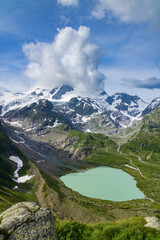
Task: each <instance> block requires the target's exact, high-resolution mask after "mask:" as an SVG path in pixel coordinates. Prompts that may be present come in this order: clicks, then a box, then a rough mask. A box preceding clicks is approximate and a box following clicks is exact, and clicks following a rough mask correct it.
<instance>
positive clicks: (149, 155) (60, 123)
mask: <svg viewBox="0 0 160 240" xmlns="http://www.w3.org/2000/svg"><path fill="white" fill-rule="evenodd" d="M70 101H73V102H74V101H75V99H74V100H70ZM76 101H77V100H76ZM83 101H84V100H82V102H83ZM88 101H91V100H88ZM59 104H60V103H59ZM66 104H67V103H66ZM66 104H65V105H64V103H62V104H61V107H63V106H64V109H65V108H66ZM78 104H81V103H78ZM87 104H88V103H87ZM58 108H59V107H58ZM82 110H83V111H82ZM65 111H66V110H65ZM67 111H68V110H67ZM77 111H78V112H79V111H80V110H79V109H78V110H77V109H76V108H74V110H73V112H72V114H79V115H80V114H81V117H79V122H75V121H73V119H72V117H71V118H70V117H69V116H70V113H69V115H68V114H67V113H64V110H63V111H59V110H57V105H56V107H55V105H54V102H52V103H51V102H50V101H48V100H38V101H37V102H36V103H31V104H29V105H26V106H25V107H22V108H21V107H19V106H18V107H16V109H15V110H13V109H12V110H9V111H7V112H5V114H4V115H3V116H2V118H1V124H2V125H1V135H0V136H1V139H2V141H3V145H1V149H0V150H1V156H2V159H1V164H2V165H1V166H2V167H3V168H4V170H5V168H8V169H10V172H9V174H8V175H7V176H3V175H2V179H1V190H0V199H1V202H0V211H3V210H4V209H5V208H7V207H8V206H10V205H12V204H13V203H15V202H19V201H22V200H27V201H28V200H34V201H37V202H39V204H40V205H41V206H43V207H46V206H47V207H50V208H51V210H52V212H53V214H54V216H56V219H57V224H60V225H57V229H59V227H60V226H61V224H63V221H66V220H67V221H72V220H74V221H78V222H80V223H85V224H90V223H92V224H93V223H97V222H104V221H111V222H115V221H117V220H121V221H122V220H123V219H128V218H131V217H135V218H136V217H137V216H139V217H142V218H144V217H148V216H156V217H158V218H159V216H160V204H159V203H160V191H159V186H160V177H159V173H160V169H159V165H160V164H159V159H160V150H159V141H160V134H159V126H160V125H159V119H160V118H159V112H160V108H159V106H156V108H155V109H153V110H152V111H151V112H150V113H148V114H147V115H146V116H145V117H143V118H141V119H139V120H138V121H134V122H133V124H132V125H131V126H128V127H125V128H124V127H123V128H122V126H120V123H118V122H116V121H115V122H114V121H113V119H111V117H110V116H109V112H106V113H105V116H107V119H106V122H105V123H104V125H103V126H104V129H105V130H104V132H105V133H106V131H107V132H108V133H109V134H108V136H106V134H102V133H101V132H103V129H102V125H101V128H100V127H99V125H98V126H97V127H96V131H84V130H83V124H84V123H83V124H82V122H81V120H82V119H84V116H85V118H86V116H87V119H89V120H87V121H88V122H87V127H88V126H89V124H90V123H91V122H92V124H93V123H94V124H95V122H94V121H96V122H97V123H98V122H99V121H101V120H99V119H98V120H95V119H96V118H100V119H101V118H102V115H101V113H100V112H99V113H96V114H97V115H96V117H95V115H94V114H95V113H93V111H91V110H88V107H87V110H86V103H85V104H84V105H83V104H82V108H81V112H79V113H77ZM86 111H87V112H86ZM88 111H89V112H88ZM90 111H91V112H90ZM96 111H97V110H96ZM85 114H87V115H85ZM89 115H91V116H90V117H89ZM112 115H113V113H112ZM103 117H104V113H103ZM105 118H106V117H105ZM93 119H94V121H93ZM76 121H78V120H76ZM107 121H108V122H107ZM97 123H96V124H97ZM85 124H86V123H85ZM85 126H86V125H85ZM92 126H93V125H92ZM92 126H90V129H92ZM107 126H108V127H107ZM94 129H95V125H94ZM106 129H108V130H106ZM10 156H19V157H20V158H21V159H22V160H23V164H24V165H23V167H22V169H21V170H20V171H19V174H20V177H21V176H24V175H28V176H33V175H34V177H33V178H31V179H30V180H29V181H27V182H25V183H17V182H14V180H13V177H12V176H13V174H14V171H15V168H16V166H15V165H14V163H13V162H11V161H9V157H10ZM24 159H25V160H24ZM4 161H5V162H6V163H5V162H4ZM101 166H104V167H105V166H106V167H111V168H114V169H117V170H118V169H120V170H123V171H124V172H126V173H127V174H129V175H130V176H132V177H133V178H134V180H135V181H136V186H137V187H138V189H139V190H140V191H141V192H142V193H143V194H144V196H145V198H142V199H132V200H130V201H118V202H117V201H110V200H101V199H96V198H89V197H86V196H83V195H81V194H79V193H78V192H75V191H73V190H71V189H70V188H68V187H66V186H65V184H64V183H63V182H62V181H61V180H60V177H62V176H63V175H66V174H69V173H75V172H80V173H81V172H84V171H86V170H89V169H93V168H97V167H101ZM2 171H3V170H2ZM6 178H7V180H6ZM93 184H94V180H93ZM15 186H18V188H17V189H15ZM59 221H60V222H59ZM135 221H136V220H135ZM137 221H138V219H137ZM58 226H59V227H58Z"/></svg>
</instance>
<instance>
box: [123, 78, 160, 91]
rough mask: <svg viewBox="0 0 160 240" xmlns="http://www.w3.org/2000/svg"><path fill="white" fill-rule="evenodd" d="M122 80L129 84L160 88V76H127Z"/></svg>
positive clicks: (139, 86)
mask: <svg viewBox="0 0 160 240" xmlns="http://www.w3.org/2000/svg"><path fill="white" fill-rule="evenodd" d="M122 81H123V82H124V83H125V84H126V85H129V86H132V87H136V88H146V89H156V88H157V89H160V78H156V77H151V78H148V79H146V80H139V79H132V78H125V79H122Z"/></svg>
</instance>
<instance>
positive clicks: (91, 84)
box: [23, 26, 105, 93]
mask: <svg viewBox="0 0 160 240" xmlns="http://www.w3.org/2000/svg"><path fill="white" fill-rule="evenodd" d="M89 38H90V29H89V28H87V27H85V26H80V27H79V29H78V30H77V31H76V30H74V29H73V28H71V27H66V28H64V29H62V30H60V29H58V34H57V36H56V37H55V39H54V41H53V42H52V43H44V42H37V43H28V44H25V45H24V46H23V51H24V53H25V54H26V56H27V57H28V59H29V64H28V66H27V69H26V71H25V75H26V76H28V77H29V78H31V79H34V80H36V81H37V85H38V86H39V87H47V88H53V87H56V86H60V85H64V84H67V85H71V86H72V87H75V88H76V89H78V90H79V91H87V92H90V93H92V92H94V91H95V90H97V89H98V88H99V87H102V85H103V80H104V79H105V77H104V75H103V74H102V73H101V72H99V71H98V65H99V58H100V50H99V48H98V47H97V46H96V45H95V44H92V43H90V41H89Z"/></svg>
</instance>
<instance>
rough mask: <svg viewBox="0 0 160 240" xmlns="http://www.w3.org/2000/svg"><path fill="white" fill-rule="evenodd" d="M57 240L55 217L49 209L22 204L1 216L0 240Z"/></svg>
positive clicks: (33, 203) (34, 204)
mask: <svg viewBox="0 0 160 240" xmlns="http://www.w3.org/2000/svg"><path fill="white" fill-rule="evenodd" d="M3 239H9V240H21V239H25V240H30V239H34V240H36V239H37V240H42V239H46V240H56V239H57V238H56V231H55V226H54V217H53V215H52V213H51V211H50V209H49V208H40V207H39V205H38V204H37V203H35V202H21V203H17V204H16V205H14V206H12V207H11V208H9V209H7V210H6V211H5V212H3V213H2V214H1V215H0V240H3Z"/></svg>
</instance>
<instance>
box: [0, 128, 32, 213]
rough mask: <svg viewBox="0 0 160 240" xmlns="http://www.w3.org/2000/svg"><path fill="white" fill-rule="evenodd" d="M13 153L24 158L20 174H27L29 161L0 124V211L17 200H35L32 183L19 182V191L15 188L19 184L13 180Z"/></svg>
mask: <svg viewBox="0 0 160 240" xmlns="http://www.w3.org/2000/svg"><path fill="white" fill-rule="evenodd" d="M11 155H14V156H19V157H20V158H21V159H22V160H23V163H24V166H23V167H22V169H21V171H20V172H19V173H20V175H24V174H26V171H27V170H28V169H29V168H30V165H29V161H28V160H27V159H26V158H25V156H24V155H23V154H22V153H21V152H20V151H19V149H17V148H16V147H15V146H14V145H13V144H12V142H11V140H10V139H9V138H8V137H7V136H6V135H5V130H4V129H3V127H2V125H1V124H0V212H1V211H3V210H4V209H6V208H7V207H9V206H11V205H12V204H14V203H16V202H20V201H25V200H35V195H34V194H33V192H32V191H31V185H30V184H28V183H24V184H19V191H16V190H13V187H14V186H15V185H17V184H16V183H15V182H14V181H13V180H12V177H13V173H14V170H15V165H14V164H13V163H12V162H11V161H10V160H9V156H11ZM26 192H28V193H26Z"/></svg>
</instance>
